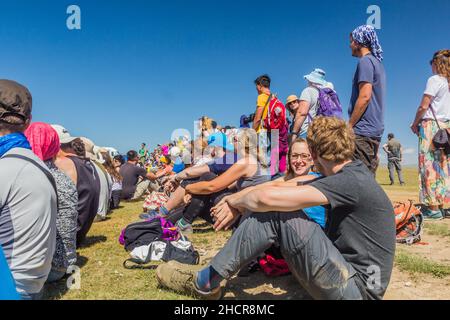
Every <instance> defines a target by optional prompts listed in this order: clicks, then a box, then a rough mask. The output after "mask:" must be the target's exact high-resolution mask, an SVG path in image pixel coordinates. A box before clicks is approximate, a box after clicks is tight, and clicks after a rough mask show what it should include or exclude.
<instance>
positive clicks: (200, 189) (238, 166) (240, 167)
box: [186, 159, 249, 195]
mask: <svg viewBox="0 0 450 320" xmlns="http://www.w3.org/2000/svg"><path fill="white" fill-rule="evenodd" d="M244 162H245V163H244ZM248 168H249V165H248V160H247V159H242V160H239V161H238V162H236V163H235V164H233V165H232V166H231V168H230V169H228V170H227V171H225V172H224V173H223V174H221V175H220V176H218V177H217V178H215V179H213V180H211V181H202V182H198V183H194V184H191V185H188V186H187V187H186V192H187V193H191V194H198V195H206V194H212V193H215V192H218V191H221V190H224V189H225V188H227V187H228V186H230V185H231V184H232V183H234V182H236V181H237V180H238V179H239V178H241V177H243V176H244V175H245V174H246V171H247V170H248Z"/></svg>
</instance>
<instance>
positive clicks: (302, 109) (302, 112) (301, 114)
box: [292, 100, 310, 134]
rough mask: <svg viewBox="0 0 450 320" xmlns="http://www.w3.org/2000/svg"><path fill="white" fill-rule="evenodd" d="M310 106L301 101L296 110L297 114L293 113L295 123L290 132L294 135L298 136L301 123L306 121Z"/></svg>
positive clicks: (306, 102)
mask: <svg viewBox="0 0 450 320" xmlns="http://www.w3.org/2000/svg"><path fill="white" fill-rule="evenodd" d="M309 107H310V104H309V102H308V101H305V100H301V101H300V106H299V108H298V109H297V112H296V113H295V117H294V119H295V122H294V126H293V128H292V132H293V133H294V134H298V133H299V132H300V129H301V128H302V125H303V123H304V122H305V120H306V117H307V116H308V112H309Z"/></svg>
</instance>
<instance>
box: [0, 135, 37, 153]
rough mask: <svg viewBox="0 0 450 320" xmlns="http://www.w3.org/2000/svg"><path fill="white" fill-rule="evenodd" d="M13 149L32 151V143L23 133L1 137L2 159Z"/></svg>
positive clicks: (0, 149)
mask: <svg viewBox="0 0 450 320" xmlns="http://www.w3.org/2000/svg"><path fill="white" fill-rule="evenodd" d="M13 148H24V149H29V150H31V146H30V143H29V142H28V140H27V138H26V137H25V135H24V134H23V133H11V134H7V135H6V136H3V137H0V157H3V155H4V154H5V153H7V152H8V151H9V150H11V149H13Z"/></svg>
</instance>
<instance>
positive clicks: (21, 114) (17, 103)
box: [0, 80, 32, 125]
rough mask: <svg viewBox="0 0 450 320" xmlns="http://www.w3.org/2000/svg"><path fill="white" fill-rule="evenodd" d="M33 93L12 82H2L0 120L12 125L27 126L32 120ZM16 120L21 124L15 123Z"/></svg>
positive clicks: (0, 87)
mask: <svg viewBox="0 0 450 320" xmlns="http://www.w3.org/2000/svg"><path fill="white" fill-rule="evenodd" d="M31 107H32V98H31V93H30V91H28V89H27V88H25V87H24V86H22V85H21V84H19V83H17V82H14V81H11V80H0V120H1V121H2V122H6V123H10V124H19V125H22V124H25V122H26V121H27V120H28V119H30V116H31ZM11 118H16V119H17V120H19V121H20V122H17V121H14V120H12V119H11Z"/></svg>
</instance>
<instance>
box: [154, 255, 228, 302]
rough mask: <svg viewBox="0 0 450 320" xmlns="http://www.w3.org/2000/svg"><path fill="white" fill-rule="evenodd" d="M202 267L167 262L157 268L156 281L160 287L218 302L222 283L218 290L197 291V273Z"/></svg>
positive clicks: (220, 296) (221, 291)
mask: <svg viewBox="0 0 450 320" xmlns="http://www.w3.org/2000/svg"><path fill="white" fill-rule="evenodd" d="M201 269H202V266H198V265H197V266H193V265H190V264H182V263H179V262H177V261H174V260H172V261H169V262H168V263H164V264H161V265H159V266H158V268H157V269H156V279H157V280H158V283H159V285H160V286H162V287H164V288H168V289H171V290H173V291H176V292H179V293H184V294H188V295H192V296H195V297H197V298H201V299H205V300H220V299H221V298H222V296H223V286H222V283H221V285H220V286H219V287H218V288H215V289H213V290H211V291H209V292H203V291H200V290H199V289H197V285H196V283H197V272H198V271H200V270H201Z"/></svg>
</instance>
